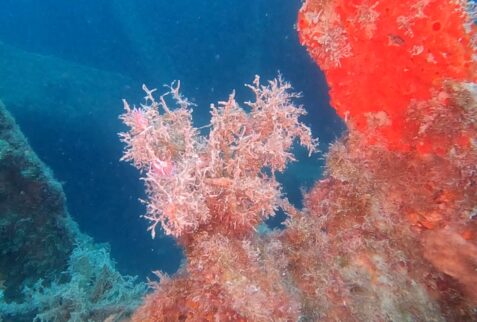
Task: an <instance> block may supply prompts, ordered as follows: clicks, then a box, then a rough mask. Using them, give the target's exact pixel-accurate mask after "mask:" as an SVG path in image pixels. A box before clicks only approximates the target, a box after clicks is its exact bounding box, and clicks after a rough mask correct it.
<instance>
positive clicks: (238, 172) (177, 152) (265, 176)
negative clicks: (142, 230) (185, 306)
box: [121, 76, 316, 237]
mask: <svg viewBox="0 0 477 322" xmlns="http://www.w3.org/2000/svg"><path fill="white" fill-rule="evenodd" d="M247 87H249V88H250V89H251V90H252V91H253V92H254V94H255V101H254V102H247V103H245V104H246V105H248V106H249V107H250V111H249V112H246V111H245V110H244V109H243V108H241V107H240V106H239V105H238V104H237V102H236V101H235V95H234V93H232V94H231V95H230V97H229V99H228V101H224V102H219V105H218V106H214V105H212V107H211V114H212V119H211V123H210V127H211V129H210V133H209V135H208V137H204V136H201V135H199V132H198V130H197V129H196V128H194V127H193V125H192V117H191V109H190V107H191V105H192V104H191V103H190V102H189V101H188V100H187V99H185V98H183V97H182V96H181V95H180V93H179V83H177V85H175V84H172V85H171V86H170V87H169V91H168V92H167V93H166V94H164V95H162V96H160V98H159V101H156V99H155V98H154V97H153V95H152V93H153V92H154V90H148V89H147V87H145V86H144V87H143V89H144V90H145V92H146V94H147V95H146V97H145V99H146V102H145V104H144V105H141V107H140V108H136V107H134V108H130V107H129V105H128V103H127V102H126V101H125V102H124V107H125V110H126V113H124V114H123V115H122V116H121V119H122V120H123V122H124V123H125V124H126V125H128V126H129V127H130V130H129V132H127V133H122V134H121V137H122V140H123V141H124V142H125V143H126V144H127V148H126V151H125V154H124V157H123V159H124V160H127V161H132V162H133V164H134V165H135V166H136V167H137V168H138V169H140V170H141V171H142V172H143V173H144V178H143V179H144V181H145V183H146V189H147V194H148V197H149V198H148V200H147V202H146V203H147V215H146V216H145V218H147V219H148V220H150V221H151V223H152V224H151V226H150V228H149V229H150V230H151V232H152V235H153V237H154V235H155V228H156V226H157V224H159V223H160V224H161V225H162V227H163V229H164V231H165V233H166V234H169V235H173V236H175V237H180V236H183V235H190V234H191V233H194V232H197V231H198V230H207V231H215V232H219V231H220V232H222V233H225V234H227V233H232V234H235V235H237V236H238V235H243V234H244V233H247V232H250V231H252V230H253V229H254V228H255V227H256V226H257V225H258V224H259V223H260V222H261V221H262V220H263V219H265V218H267V217H269V216H272V215H273V214H274V212H275V210H276V209H277V208H278V207H279V206H280V205H281V204H282V202H283V200H282V194H281V191H280V185H279V183H278V182H277V181H276V180H275V176H274V173H275V172H276V171H283V170H284V168H285V166H286V164H287V162H288V161H291V160H294V158H293V155H292V154H291V153H290V152H289V150H290V148H291V146H292V144H293V141H294V140H295V139H296V138H298V139H299V140H300V143H301V144H302V145H303V146H305V147H306V148H308V150H309V151H310V153H311V152H313V151H315V147H316V141H315V140H314V139H313V138H312V136H311V132H310V129H309V128H308V127H306V126H305V125H303V124H302V123H300V122H299V121H298V118H299V116H301V115H303V114H305V110H304V109H303V108H302V107H299V106H295V105H294V104H293V103H292V99H293V98H295V97H296V96H297V95H296V94H293V93H290V92H289V90H290V88H291V86H290V84H289V83H287V82H284V81H283V80H282V79H281V77H279V78H278V79H275V80H273V81H270V82H269V84H268V86H263V85H260V80H259V77H258V76H257V77H256V78H255V80H254V82H253V85H247ZM167 95H172V98H173V100H174V101H175V103H176V104H177V105H178V108H176V109H173V108H169V106H168V105H167V103H166V96H167ZM265 168H266V169H268V170H270V171H264V169H265Z"/></svg>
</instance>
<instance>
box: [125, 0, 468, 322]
mask: <svg viewBox="0 0 477 322" xmlns="http://www.w3.org/2000/svg"><path fill="white" fill-rule="evenodd" d="M475 11H476V10H475V4H472V3H467V2H466V1H463V0H420V1H415V0H412V1H411V0H402V1H394V0H380V1H372V0H369V1H360V0H336V1H333V0H308V1H305V3H304V4H303V6H302V8H301V10H300V12H299V14H298V22H297V29H298V32H299V36H300V41H301V43H302V44H303V45H304V46H306V48H307V50H308V52H309V53H310V55H311V57H312V58H313V59H314V60H315V61H316V63H317V64H318V65H319V66H320V68H321V69H322V70H323V71H324V73H325V75H326V78H327V81H328V84H329V88H330V97H331V104H332V106H333V107H334V108H335V109H336V111H337V112H338V114H339V115H341V116H342V117H343V119H344V120H345V122H346V124H347V126H348V131H347V133H346V134H345V135H344V137H343V138H342V139H340V140H339V141H338V142H335V143H334V144H333V145H332V146H331V147H330V151H329V153H328V154H327V157H326V159H327V160H326V161H327V162H326V171H325V176H324V179H322V180H321V181H319V182H317V183H316V184H315V186H314V187H313V188H312V189H311V190H310V191H309V192H308V193H306V194H305V196H304V198H305V207H304V208H303V209H301V210H299V209H296V208H295V207H293V206H292V205H291V204H290V203H288V202H287V199H286V198H285V196H284V195H283V193H282V191H281V186H280V183H279V182H278V181H277V180H276V178H275V174H276V172H281V171H283V170H284V169H285V167H286V165H287V164H288V162H290V161H293V160H294V157H293V154H292V153H291V152H290V148H291V147H292V144H293V142H294V141H295V140H298V141H299V143H301V145H303V146H304V147H306V148H307V149H308V150H309V151H310V153H313V152H315V151H316V143H317V142H316V140H315V139H313V138H312V135H311V133H310V129H309V128H307V127H306V126H305V125H303V124H302V123H300V121H299V117H300V116H301V115H303V114H304V113H305V111H304V109H303V108H302V107H300V106H297V105H295V104H294V98H295V97H296V95H295V94H294V93H293V92H291V87H290V85H289V84H288V83H287V82H285V81H283V80H282V79H281V77H278V78H277V79H275V80H272V81H270V82H268V83H266V84H262V83H261V82H260V80H259V78H258V77H257V78H256V79H255V81H254V82H253V84H252V85H247V86H248V87H249V88H250V90H251V91H252V92H253V93H254V94H255V99H254V101H253V102H247V103H245V104H243V105H239V104H238V103H237V101H236V100H235V97H234V94H232V95H230V97H229V99H228V101H225V102H220V103H219V104H218V106H215V105H212V107H211V114H212V118H211V123H210V127H209V133H208V135H206V136H204V135H201V134H200V133H199V130H198V129H196V128H194V127H193V125H192V120H191V108H190V107H191V104H190V103H189V102H188V101H187V99H185V98H184V97H183V96H181V94H180V92H179V84H173V85H171V86H170V87H169V91H168V92H167V93H166V94H165V95H162V96H158V97H157V96H154V95H153V94H154V93H153V90H148V89H147V88H146V87H144V90H145V91H146V102H145V104H144V105H141V107H139V108H136V107H130V106H129V105H128V104H127V103H126V102H125V104H124V105H125V110H126V112H125V114H123V115H122V120H123V121H124V123H125V124H126V125H128V126H129V128H130V129H129V132H127V133H123V134H121V136H122V140H123V141H124V142H125V143H126V145H127V148H126V151H125V155H124V159H125V160H127V161H131V162H132V163H133V164H134V166H136V167H137V168H138V169H139V170H140V171H141V173H142V177H143V180H144V182H145V185H146V190H147V194H148V198H147V200H146V201H145V202H146V204H147V214H146V215H145V217H146V218H147V219H148V220H149V221H150V223H151V226H150V231H151V233H152V235H153V236H154V234H155V231H156V230H157V229H158V225H160V226H161V227H162V229H163V231H164V232H165V233H166V234H168V235H171V236H173V237H175V238H176V239H177V241H178V242H179V243H180V244H181V245H182V246H183V248H184V251H185V254H186V257H187V263H186V264H185V265H184V266H183V267H182V268H181V269H180V271H179V272H178V273H177V274H176V275H175V276H172V277H169V276H166V275H165V274H161V273H158V275H159V276H160V282H158V283H155V284H153V287H154V292H153V293H151V294H150V295H148V296H147V297H146V298H145V300H144V303H143V304H142V306H140V307H139V309H138V310H137V311H136V312H135V314H134V316H133V320H134V321H317V320H323V321H444V320H448V321H469V320H474V321H475V320H476V319H477V313H476V307H477V87H476V84H475V81H476V63H475V46H476V39H477V38H476V28H475V24H474V19H475ZM155 97H156V98H155ZM171 98H172V101H173V102H174V103H175V105H176V106H175V107H172V106H170V105H171V104H170V103H167V102H170V101H171ZM278 208H281V209H283V210H284V211H285V212H286V213H287V214H288V218H287V220H286V222H285V226H286V227H285V229H283V230H279V231H278V230H277V231H269V232H266V233H259V232H258V230H259V225H260V224H261V223H263V220H264V219H266V218H268V217H270V216H273V215H274V214H275V212H276V211H277V209H278Z"/></svg>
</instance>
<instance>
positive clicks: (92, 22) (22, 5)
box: [0, 0, 343, 278]
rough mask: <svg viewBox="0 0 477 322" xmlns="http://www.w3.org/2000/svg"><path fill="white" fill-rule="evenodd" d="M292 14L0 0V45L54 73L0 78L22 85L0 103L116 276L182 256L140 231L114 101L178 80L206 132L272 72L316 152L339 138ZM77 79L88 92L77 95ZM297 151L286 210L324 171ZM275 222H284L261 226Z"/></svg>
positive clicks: (233, 5) (181, 5)
mask: <svg viewBox="0 0 477 322" xmlns="http://www.w3.org/2000/svg"><path fill="white" fill-rule="evenodd" d="M300 5H301V1H299V0H241V1H237V0H216V1H196V0H187V1H184V0H174V1H161V0H141V1H134V0H127V1H126V0H110V1H106V0H82V1H74V2H73V1H64V0H42V1H38V0H3V1H2V5H1V6H0V24H1V28H0V42H2V43H4V44H7V45H10V46H12V47H13V48H16V49H18V50H21V51H23V52H25V53H28V54H32V55H38V57H49V58H52V60H51V61H53V62H56V61H57V62H58V63H56V65H54V64H55V63H54V64H53V65H52V66H53V67H52V68H51V69H54V70H55V73H56V74H55V75H59V76H55V77H57V78H55V79H50V77H52V76H49V75H50V74H48V73H44V72H37V74H35V75H41V77H39V78H38V79H39V81H35V78H32V77H33V76H31V77H29V79H28V80H29V82H26V81H25V85H22V84H23V83H22V82H23V81H24V79H23V77H25V75H23V74H21V73H13V72H11V70H10V69H9V70H8V71H6V70H4V71H1V70H0V75H1V77H2V78H9V79H10V80H11V83H10V84H20V85H16V86H15V88H6V87H0V99H5V97H8V95H11V96H12V97H11V98H10V99H9V100H8V99H6V102H7V103H10V104H8V105H7V108H8V107H10V109H11V112H12V113H13V114H14V116H15V117H16V119H17V121H18V123H19V124H20V126H21V128H22V130H23V132H24V133H25V135H26V136H27V137H28V138H29V141H30V143H31V145H32V146H33V149H34V150H35V151H36V152H37V153H38V155H39V156H40V158H41V159H42V160H43V161H44V162H45V163H46V164H48V165H49V166H50V167H51V168H52V169H53V171H54V173H55V176H56V177H57V178H58V179H59V180H60V181H61V182H63V183H64V189H65V192H66V195H67V199H68V207H69V210H70V213H71V214H72V216H73V217H74V219H75V220H76V221H77V222H78V223H79V226H80V228H81V230H82V231H84V232H85V233H87V234H89V235H91V236H92V237H94V238H95V240H97V241H98V242H108V243H110V245H111V249H112V255H113V257H114V258H115V260H116V261H117V263H118V267H119V269H120V271H121V272H123V273H128V274H133V275H140V276H141V277H143V278H144V277H145V276H149V275H150V272H151V271H152V270H157V269H161V270H163V271H166V272H169V273H172V272H174V271H175V270H176V269H177V267H178V266H179V264H180V261H181V258H182V257H181V256H182V255H181V252H180V249H179V248H178V247H177V246H176V245H175V242H174V241H173V240H172V239H170V238H166V237H164V236H159V237H156V239H155V240H152V239H151V236H150V234H149V233H147V232H146V227H147V223H146V221H145V220H143V219H142V218H140V215H142V214H144V211H145V209H144V206H143V205H141V203H140V202H139V201H138V198H143V197H144V192H143V186H142V183H141V182H140V181H139V180H138V178H139V175H138V172H137V171H136V170H135V169H134V168H133V167H132V166H130V165H129V164H126V163H124V162H120V161H119V159H120V157H121V154H122V149H123V145H122V144H121V143H120V142H119V139H118V137H117V133H118V132H120V131H122V130H124V129H125V128H124V126H123V125H122V124H121V123H120V121H119V120H118V115H119V114H120V113H121V112H122V105H121V99H122V98H128V100H130V101H132V102H140V99H141V98H142V93H141V92H140V86H141V84H142V83H146V84H148V86H149V87H160V86H161V85H162V84H165V83H170V82H171V81H173V80H175V79H180V80H181V82H182V85H183V86H182V90H183V94H184V95H185V96H187V97H189V98H190V99H191V100H192V101H194V102H195V103H196V104H197V105H198V106H197V107H196V108H195V109H194V117H195V121H196V123H197V125H204V124H207V121H208V117H209V110H208V106H209V104H210V103H212V102H217V101H218V100H223V99H225V98H227V95H228V94H229V93H230V91H231V90H232V89H234V88H235V89H236V90H237V97H238V98H239V99H240V100H247V99H249V98H250V94H249V93H247V92H246V90H245V89H244V87H243V84H244V83H247V82H251V81H252V80H253V77H254V75H255V74H260V75H261V77H262V79H263V80H265V79H270V78H273V77H275V76H276V75H277V72H278V71H280V72H281V73H282V74H283V76H284V78H285V79H286V80H288V81H290V82H291V83H292V84H293V85H294V88H295V89H296V90H297V91H300V92H302V93H303V98H302V99H301V100H300V103H301V104H304V105H305V107H306V109H307V111H308V113H309V114H308V115H307V117H306V119H305V122H306V123H307V124H308V125H309V126H311V128H312V130H313V134H314V135H315V136H317V137H319V138H320V146H321V149H322V151H326V148H327V146H328V144H329V143H330V142H331V141H333V140H334V139H335V138H336V137H337V136H339V135H340V133H341V131H342V129H343V126H342V124H341V122H340V121H339V119H338V118H337V117H336V115H335V113H334V111H333V110H332V109H331V108H330V107H329V105H328V96H327V88H326V85H325V82H324V78H323V75H322V73H321V72H320V71H319V69H318V68H317V67H316V66H315V64H314V63H313V61H312V60H311V59H310V58H309V56H308V54H307V53H306V50H305V49H304V48H303V47H301V46H300V45H299V42H298V37H297V33H296V31H295V30H294V23H295V19H296V14H297V12H298V8H299V7H300ZM34 57H37V56H34ZM42 59H43V58H42ZM70 64H71V65H73V66H81V68H82V67H87V68H89V69H86V70H99V71H103V72H107V75H111V76H104V77H102V78H99V77H96V76H94V77H91V79H90V78H88V77H87V76H81V77H84V78H85V79H87V80H84V81H83V80H82V79H78V77H79V76H76V78H75V76H74V75H84V73H79V74H72V73H71V72H70V70H69V69H68V70H66V69H65V70H64V71H63V70H62V69H63V68H65V67H64V66H70ZM33 66H34V65H33ZM18 67H19V70H22V69H21V67H25V66H20V65H19V66H18ZM28 68H30V67H28ZM75 68H76V67H75ZM14 70H15V69H14ZM48 70H49V69H48ZM28 72H29V70H26V71H25V72H24V73H28ZM32 72H33V71H32ZM86 74H88V73H86ZM35 77H36V76H35ZM113 78H114V79H116V78H118V79H120V80H119V81H117V80H113ZM76 81H78V82H80V83H87V84H88V86H89V87H88V86H85V87H84V88H93V89H97V90H82V88H83V87H78V86H77V85H76V83H75V82H76ZM95 81H96V82H97V84H96V83H95ZM0 83H1V82H0ZM115 84H118V85H115ZM22 86H24V87H26V88H21V87H22ZM40 89H41V90H40ZM107 89H108V90H107ZM17 91H18V92H19V93H20V94H15V95H13V94H12V92H15V93H16V92H17ZM37 92H38V93H40V94H39V95H38V96H35V97H33V96H34V95H32V94H31V93H37ZM298 154H299V155H300V163H298V164H295V165H293V166H291V167H290V169H289V170H288V171H287V172H286V173H285V174H284V175H282V176H280V180H281V181H282V182H283V183H284V185H285V191H286V193H287V195H288V196H289V198H290V199H291V201H292V202H293V203H295V204H296V205H300V203H301V192H300V189H301V188H302V187H304V188H307V187H309V186H310V185H311V184H312V183H313V182H314V181H315V180H316V178H318V177H319V176H320V175H321V171H322V168H321V167H322V165H323V164H322V161H321V160H320V159H319V158H320V157H322V155H315V156H313V157H312V158H311V159H309V158H307V157H306V156H305V155H304V153H303V151H298ZM282 220H283V215H282V216H278V217H277V218H275V219H274V220H272V221H271V222H270V224H271V225H272V226H277V225H279V223H280V221H282Z"/></svg>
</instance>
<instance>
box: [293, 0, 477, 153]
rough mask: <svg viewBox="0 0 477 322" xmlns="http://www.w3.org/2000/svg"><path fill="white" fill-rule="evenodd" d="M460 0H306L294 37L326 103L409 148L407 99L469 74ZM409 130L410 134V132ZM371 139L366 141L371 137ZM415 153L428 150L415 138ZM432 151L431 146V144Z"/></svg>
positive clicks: (472, 67) (356, 124)
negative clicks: (314, 68) (372, 120)
mask: <svg viewBox="0 0 477 322" xmlns="http://www.w3.org/2000/svg"><path fill="white" fill-rule="evenodd" d="M462 3H463V2H459V1H451V0H440V1H436V0H422V1H415V0H402V1H395V0H380V1H362V0H336V1H330V0H308V1H306V2H305V4H304V5H303V7H302V8H301V10H300V12H299V16H298V24H297V27H298V31H299V35H300V42H301V43H302V44H303V45H305V46H306V47H307V49H308V51H309V53H310V54H311V56H312V58H313V59H314V60H315V61H316V63H317V64H318V65H320V67H321V68H322V69H323V70H324V72H325V74H326V78H327V80H328V84H329V87H330V97H331V105H332V106H333V107H334V108H335V109H336V111H337V112H338V114H339V115H340V116H341V117H343V118H345V120H346V121H347V123H348V124H349V125H350V126H352V127H353V128H355V129H358V130H362V131H364V130H366V129H368V127H369V126H370V124H368V119H369V116H370V114H368V113H370V112H371V113H377V112H382V111H384V112H385V113H386V123H387V124H386V126H384V127H381V128H380V129H379V132H380V134H382V137H383V139H384V140H385V142H384V143H385V144H387V145H388V146H389V147H390V148H392V149H395V150H400V151H406V150H409V149H410V148H411V147H412V146H415V145H416V142H411V141H410V140H409V139H405V138H404V137H405V136H407V137H409V133H414V132H416V131H417V130H418V129H417V128H418V126H419V125H418V124H413V122H409V121H407V120H406V113H407V111H408V108H409V107H410V103H411V102H412V101H413V100H415V101H423V100H427V99H429V98H431V96H432V94H435V93H432V90H431V89H435V90H436V91H440V90H442V88H443V84H444V81H446V80H453V81H457V82H467V81H469V82H470V81H476V79H477V77H476V64H475V61H473V57H472V56H473V54H474V49H473V48H472V34H475V31H476V30H475V25H473V24H472V22H471V20H470V18H469V17H468V15H467V13H466V12H465V9H464V8H463V4H462ZM411 137H412V136H411ZM371 143H372V142H371ZM419 144H420V147H419V148H420V149H421V150H422V151H423V152H428V151H434V149H433V148H432V147H427V148H426V145H428V144H432V143H429V142H420V143H419ZM434 152H435V151H434Z"/></svg>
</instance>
